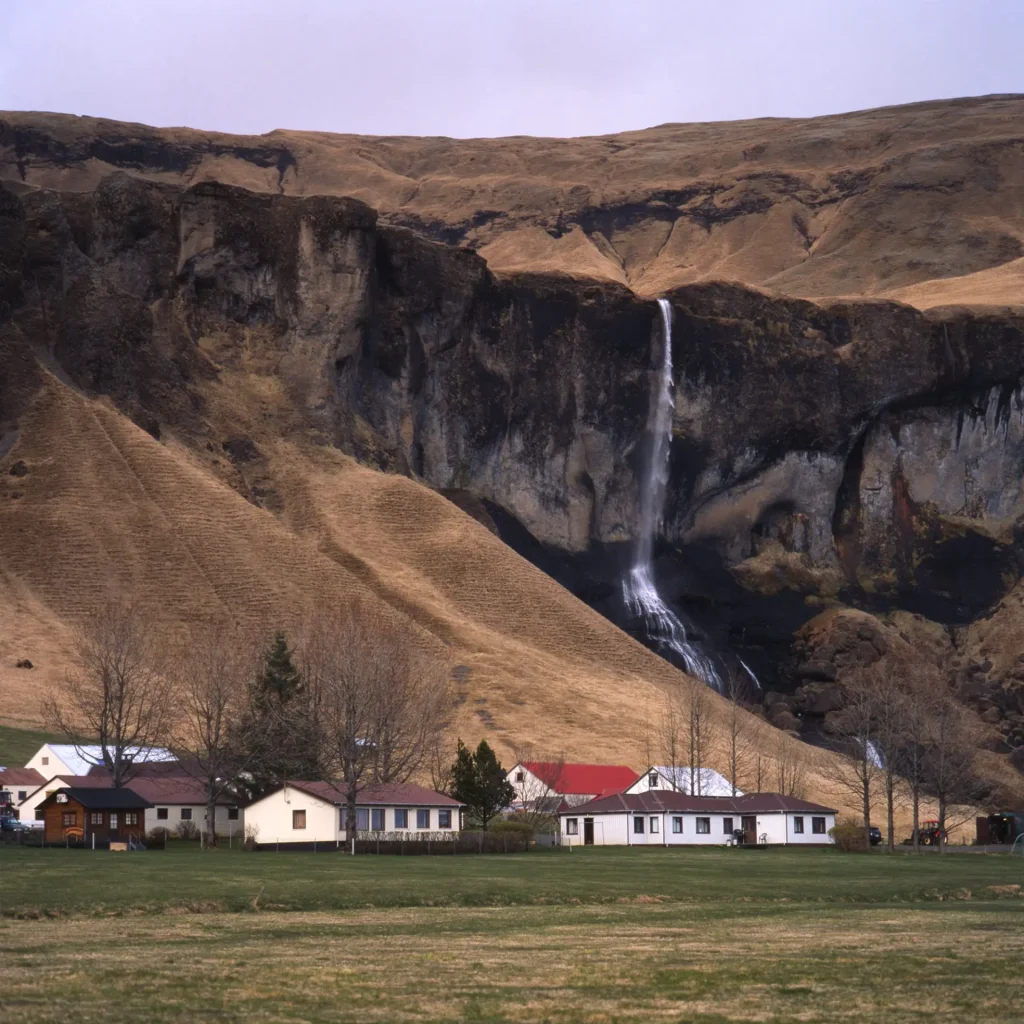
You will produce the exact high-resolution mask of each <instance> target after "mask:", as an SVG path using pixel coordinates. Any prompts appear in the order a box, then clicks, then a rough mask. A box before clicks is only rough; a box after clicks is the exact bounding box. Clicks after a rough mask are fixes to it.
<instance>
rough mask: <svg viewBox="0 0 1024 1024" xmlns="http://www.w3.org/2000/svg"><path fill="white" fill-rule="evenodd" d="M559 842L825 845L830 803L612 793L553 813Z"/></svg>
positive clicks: (777, 796)
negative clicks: (557, 824)
mask: <svg viewBox="0 0 1024 1024" xmlns="http://www.w3.org/2000/svg"><path fill="white" fill-rule="evenodd" d="M559 822H560V827H561V837H562V843H563V844H565V845H569V846H571V845H574V844H577V843H578V844H580V845H585V846H590V845H594V846H722V845H727V844H730V845H731V844H733V843H735V842H737V841H739V842H742V843H744V844H748V845H749V844H754V843H761V844H766V845H797V846H829V845H831V844H832V838H831V836H829V834H828V833H829V829H831V828H832V827H833V825H835V823H836V811H835V809H834V808H830V807H823V806H821V805H820V804H814V803H810V802H808V801H807V800H799V799H797V798H796V797H793V796H784V795H783V794H781V793H751V794H749V795H746V796H736V797H713V796H691V795H690V794H688V793H678V792H675V791H672V790H661V789H649V790H647V791H645V792H642V793H616V794H614V795H612V796H607V797H603V798H601V799H599V800H591V801H590V802H589V803H586V804H581V805H579V806H577V807H572V808H567V809H563V810H562V811H561V812H560V813H559Z"/></svg>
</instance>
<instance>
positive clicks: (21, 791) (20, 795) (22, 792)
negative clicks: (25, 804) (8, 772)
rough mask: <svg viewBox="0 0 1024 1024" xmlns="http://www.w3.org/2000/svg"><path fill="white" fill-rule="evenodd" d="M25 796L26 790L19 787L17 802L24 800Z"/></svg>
mask: <svg viewBox="0 0 1024 1024" xmlns="http://www.w3.org/2000/svg"><path fill="white" fill-rule="evenodd" d="M27 796H28V790H27V789H19V790H18V801H19V802H20V801H22V800H24V799H25V797H27Z"/></svg>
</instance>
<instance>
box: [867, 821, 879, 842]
mask: <svg viewBox="0 0 1024 1024" xmlns="http://www.w3.org/2000/svg"><path fill="white" fill-rule="evenodd" d="M868 836H869V837H870V839H871V845H872V846H878V845H879V844H880V843H881V842H882V830H881V829H880V828H875V826H874V825H872V826H871V827H870V828H869V829H868Z"/></svg>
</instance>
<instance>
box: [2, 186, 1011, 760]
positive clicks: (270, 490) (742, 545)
mask: <svg viewBox="0 0 1024 1024" xmlns="http://www.w3.org/2000/svg"><path fill="white" fill-rule="evenodd" d="M669 298H670V300H671V303H672V306H673V309H674V311H675V329H674V345H673V361H674V365H675V367H676V381H675V383H676V412H675V419H674V430H673V444H672V450H671V483H670V488H669V498H668V501H667V505H666V509H665V522H664V530H663V536H662V539H661V541H660V543H659V547H658V552H657V563H656V572H657V575H658V578H659V583H660V585H661V587H662V589H663V592H664V594H665V596H666V597H668V598H669V599H670V600H671V601H672V602H674V603H675V604H676V605H677V606H679V607H681V608H682V609H683V610H685V611H686V612H687V613H688V614H689V615H690V617H691V618H692V619H693V621H694V622H695V623H696V625H697V626H698V628H699V630H700V631H701V633H702V634H703V635H705V636H706V637H707V638H708V642H709V644H711V645H712V646H714V647H715V648H717V649H719V650H721V651H729V650H735V651H739V652H741V653H742V655H743V657H744V658H745V659H746V660H748V661H749V662H750V663H751V664H752V665H753V666H754V667H755V668H756V670H757V672H758V674H759V675H760V676H761V677H762V678H763V679H764V681H765V682H766V683H767V684H768V685H770V686H772V687H776V688H781V689H783V690H792V689H794V688H795V687H800V686H804V685H805V684H806V683H807V681H808V680H810V681H811V682H817V683H827V682H828V681H829V678H830V674H831V675H833V676H834V669H830V668H829V667H828V665H827V664H825V662H826V661H827V658H824V659H823V657H822V656H821V655H820V650H819V648H820V644H818V645H817V646H815V643H810V642H809V641H808V640H807V637H806V634H800V635H799V636H797V634H798V633H799V631H800V630H801V629H802V628H803V627H804V626H805V624H806V623H808V621H809V620H811V619H813V618H814V617H815V616H817V615H818V614H819V613H820V612H822V611H823V610H824V609H826V608H829V607H838V606H843V605H847V606H854V607H859V608H861V609H864V610H866V611H869V612H873V613H876V614H877V615H878V616H881V617H883V618H884V617H886V616H889V619H887V620H886V621H887V622H889V623H890V624H891V622H892V621H895V620H892V619H891V616H892V615H894V614H903V613H914V614H916V615H918V616H923V617H924V619H926V620H929V621H931V622H934V623H938V624H939V627H937V628H938V632H939V634H940V635H941V636H942V637H944V638H946V639H945V640H944V641H943V643H946V644H947V647H948V648H950V649H951V647H952V645H953V644H954V642H955V640H956V637H957V636H958V635H959V634H957V633H956V630H957V629H960V628H961V627H965V626H966V625H967V624H968V623H970V622H971V621H972V620H975V619H977V618H978V617H979V616H982V615H984V614H987V613H988V611H989V610H991V609H993V608H994V607H995V606H996V605H997V603H998V602H1000V601H1001V600H1002V599H1003V598H1004V597H1005V596H1006V595H1007V594H1008V593H1009V592H1010V591H1011V589H1012V588H1013V587H1014V586H1015V585H1016V584H1017V582H1018V581H1019V580H1020V578H1021V575H1022V570H1021V566H1022V562H1021V559H1022V556H1024V519H1022V514H1024V497H1022V491H1021V487H1022V478H1024V394H1022V392H1021V376H1022V374H1024V319H1022V318H1020V317H1018V316H1014V315H1011V314H1009V313H1007V314H1000V315H974V314H971V313H968V312H966V311H962V310H946V311H939V312H937V313H934V314H929V315H925V314H922V313H919V312H917V311H915V310H913V309H910V308H909V307H905V306H900V305H896V304H892V303H884V302H874V301H872V302H856V303H849V304H833V305H831V306H827V307H824V306H818V305H815V304H813V303H810V302H806V301H802V300H796V299H779V298H772V297H768V296H766V295H764V294H761V293H758V292H755V291H752V290H749V289H745V288H742V287H739V286H732V285H724V284H709V285H695V286H688V287H684V288H680V289H677V290H676V291H674V292H673V293H672V294H671V295H670V296H669ZM659 332H660V320H659V317H658V312H657V308H656V306H655V305H654V304H653V303H651V302H645V301H641V300H639V299H638V298H636V297H635V296H634V295H633V294H632V293H631V292H630V291H629V290H627V289H626V288H624V287H619V286H616V285H608V284H593V283H581V282H578V281H574V280H571V279H568V278H560V277H552V276H530V275H523V276H515V277H509V278H502V279H497V278H495V277H494V276H493V275H492V274H491V273H490V272H489V271H488V269H487V267H486V264H485V263H484V262H483V260H481V259H480V258H479V257H477V256H476V255H474V254H473V253H471V252H469V251H466V250H456V249H449V248H445V247H443V246H440V245H437V244H434V243H431V242H428V241H425V240H423V239H421V238H419V237H417V236H415V235H413V234H412V233H410V232H408V231H405V230H403V229H400V228H394V227H381V226H379V225H378V224H377V221H376V217H375V214H374V212H373V211H372V210H371V209H370V208H369V207H367V206H365V205H363V204H361V203H358V202H355V201H353V200H345V199H339V198H333V197H314V198H305V199H299V198H289V197H285V196H273V195H268V194H255V193H250V192H246V191H244V190H242V189H238V188H233V187H227V186H223V185H217V184H202V185H197V186H195V187H193V188H190V189H187V190H180V189H179V188H178V187H177V186H172V185H161V184H156V183H152V182H146V181H142V180H139V179H136V178H130V177H127V176H125V175H113V176H111V177H108V178H106V179H104V181H103V182H102V183H101V184H100V186H99V187H98V188H97V189H96V190H95V191H94V192H89V193H57V192H52V191H46V190H40V189H31V188H27V187H25V186H17V185H11V186H10V187H8V188H5V189H3V190H0V455H2V454H3V452H4V450H5V445H6V447H9V446H10V443H11V439H13V438H14V437H16V435H17V430H18V420H19V416H20V414H21V411H22V410H23V408H24V405H25V403H26V402H27V401H28V400H30V396H31V393H32V390H33V387H34V386H35V381H37V379H38V375H39V374H40V373H42V372H46V371H48V372H53V373H57V374H60V375H61V376H63V377H64V378H65V379H67V380H70V381H71V382H73V383H74V384H75V385H77V386H78V387H80V388H82V389H84V390H86V391H88V392H90V393H94V394H102V395H107V396H109V397H110V399H111V400H113V401H114V402H116V403H117V404H118V405H119V406H120V407H121V408H122V409H124V410H125V411H126V412H127V413H128V414H129V415H131V416H132V417H133V419H134V420H135V421H136V422H137V423H138V424H140V425H141V426H143V427H144V429H146V430H148V431H149V432H150V433H152V434H153V435H154V436H157V437H160V436H162V435H164V434H165V433H167V434H171V435H173V436H175V437H176V438H178V439H180V440H183V441H185V442H186V443H188V444H190V445H192V446H194V447H195V449H196V450H197V451H201V450H202V449H203V447H204V446H207V447H208V446H210V445H211V444H213V443H214V442H216V444H217V446H218V447H222V448H223V450H225V451H227V452H228V453H229V455H230V456H231V459H232V461H233V462H234V463H236V464H237V465H239V466H241V467H242V468H241V469H239V476H238V477H237V479H236V480H235V481H234V482H235V483H236V485H237V486H239V487H240V488H241V489H243V493H247V494H248V496H249V497H250V498H252V500H254V501H257V502H260V503H263V504H265V505H267V507H268V508H270V509H271V510H274V509H275V507H276V503H279V502H282V501H283V502H287V501H288V500H289V498H288V496H287V495H281V494H278V493H275V489H274V482H273V481H261V483H260V486H258V487H257V486H255V485H253V483H252V481H251V480H250V479H248V478H247V477H246V471H245V469H244V467H245V466H246V465H247V464H250V463H253V462H255V461H258V439H249V438H239V437H234V436H231V435H230V426H229V425H228V424H226V423H222V422H219V421H218V420H217V419H216V417H215V415H214V414H213V412H212V411H211V406H210V403H209V401H208V394H207V389H208V387H209V386H210V385H211V384H212V383H213V382H216V381H217V380H218V379H219V377H220V376H221V375H222V374H223V373H224V371H225V368H226V367H229V366H230V367H234V368H236V369H237V368H238V367H250V368H251V367H255V368H256V369H257V370H258V371H259V372H260V373H261V374H264V375H266V376H268V377H272V378H273V379H274V380H276V381H277V382H278V385H279V386H280V387H281V388H282V389H283V390H284V391H285V393H286V394H287V396H288V401H289V404H290V408H291V410H292V413H291V415H290V416H289V417H288V418H286V419H285V420H281V421H275V422H274V423H273V424H271V425H270V426H269V427H268V429H274V430H279V431H282V432H285V433H289V432H291V433H300V434H302V435H303V436H304V437H307V438H311V439H313V440H314V441H316V442H317V443H322V444H331V445H336V446H338V447H340V448H342V449H344V450H346V451H348V452H350V453H352V454H354V455H356V456H357V457H358V458H360V459H362V460H364V461H367V462H369V463H372V464H374V465H376V466H378V467H379V468H381V469H386V470H390V471H395V472H401V473H409V474H414V475H415V476H417V477H418V478H420V479H422V480H424V481H425V482H427V483H429V484H430V485H431V486H433V487H435V488H437V489H439V490H441V491H444V492H446V493H451V494H452V497H453V500H457V501H460V502H462V503H464V504H466V505H467V507H468V506H472V508H471V511H472V512H473V514H475V515H477V516H478V517H481V516H482V517H485V518H486V519H487V521H488V522H489V524H490V525H492V527H493V528H494V529H495V530H497V531H498V532H499V533H500V534H501V535H502V536H503V537H504V538H505V539H506V540H507V541H508V542H509V543H510V544H512V545H513V546H515V547H516V548H517V549H518V550H520V552H521V553H523V554H524V555H525V556H526V557H528V558H531V559H532V560H533V561H535V562H536V563H537V564H538V565H540V566H541V567H542V568H544V569H545V570H546V571H548V572H550V573H551V574H552V575H554V576H556V578H558V579H559V580H560V581H562V582H563V583H564V584H565V585H566V586H568V587H570V588H571V589H573V590H575V591H576V592H577V593H578V594H579V595H580V596H581V597H583V598H584V599H585V600H587V601H589V602H590V603H592V604H593V605H594V606H595V607H597V608H599V609H600V610H602V611H604V612H605V613H606V614H608V615H610V616H611V617H613V618H617V619H618V620H620V621H622V622H623V624H625V625H627V626H628V623H627V622H625V620H624V612H623V609H622V608H621V606H620V603H619V579H620V576H621V572H622V570H623V568H624V566H625V564H626V561H627V559H628V552H629V547H630V542H631V540H632V537H633V533H634V527H635V523H636V517H637V516H636V508H637V494H638V488H637V479H638V474H639V472H640V467H641V466H642V465H643V456H644V453H645V450H646V448H645V446H646V445H647V444H648V443H649V438H648V437H647V424H648V415H649V410H650V405H651V394H652V386H653V384H652V373H651V366H652V359H653V357H654V353H656V351H657V350H658V346H659V345H660V333H659ZM5 438H6V439H7V441H6V442H5V440H4V439H5ZM857 628H864V627H861V626H858V627H857ZM886 628H888V627H886ZM893 628H895V627H893ZM854 632H856V630H854ZM816 635H817V634H816ZM794 637H796V646H795V647H794V646H793V644H794ZM864 642H865V643H867V642H869V641H864ZM940 647H941V645H940ZM945 649H946V648H943V650H945ZM929 650H931V649H929ZM936 650H938V648H936ZM816 652H817V653H816ZM928 656H929V657H938V656H942V654H941V651H940V653H939V654H938V655H937V654H936V653H935V651H931V653H929V654H928ZM808 664H810V665H811V668H810V669H808ZM815 666H816V667H815ZM990 668H991V666H990ZM986 671H987V670H986ZM993 671H994V672H995V674H996V675H997V674H998V670H993ZM989 676H990V679H991V680H992V681H994V682H998V681H999V680H997V679H996V678H995V675H993V674H992V673H991V672H990V673H989ZM804 698H806V694H804ZM804 698H801V699H803V700H804V704H802V705H800V708H799V709H798V710H801V713H803V711H806V712H807V713H808V714H813V713H814V712H813V701H811V702H810V703H808V700H809V698H808V699H804ZM819 703H820V701H819ZM825 703H827V700H826V701H825ZM999 720H1000V721H1003V718H1000V719H999ZM1004 732H1005V734H1006V735H1007V736H1008V737H1010V738H1011V739H1012V737H1011V733H1012V729H1011V728H1010V727H1009V726H1007V727H1006V729H1004ZM1014 742H1015V741H1014Z"/></svg>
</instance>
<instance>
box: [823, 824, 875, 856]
mask: <svg viewBox="0 0 1024 1024" xmlns="http://www.w3.org/2000/svg"><path fill="white" fill-rule="evenodd" d="M828 834H829V835H830V836H831V837H832V841H833V842H834V843H835V844H836V846H838V847H839V849H840V850H842V851H843V852H844V853H863V852H864V851H865V850H866V849H867V848H868V844H867V840H866V839H865V838H864V826H863V825H854V824H853V823H851V822H846V823H844V824H841V825H833V826H832V828H830V829H829V830H828Z"/></svg>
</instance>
